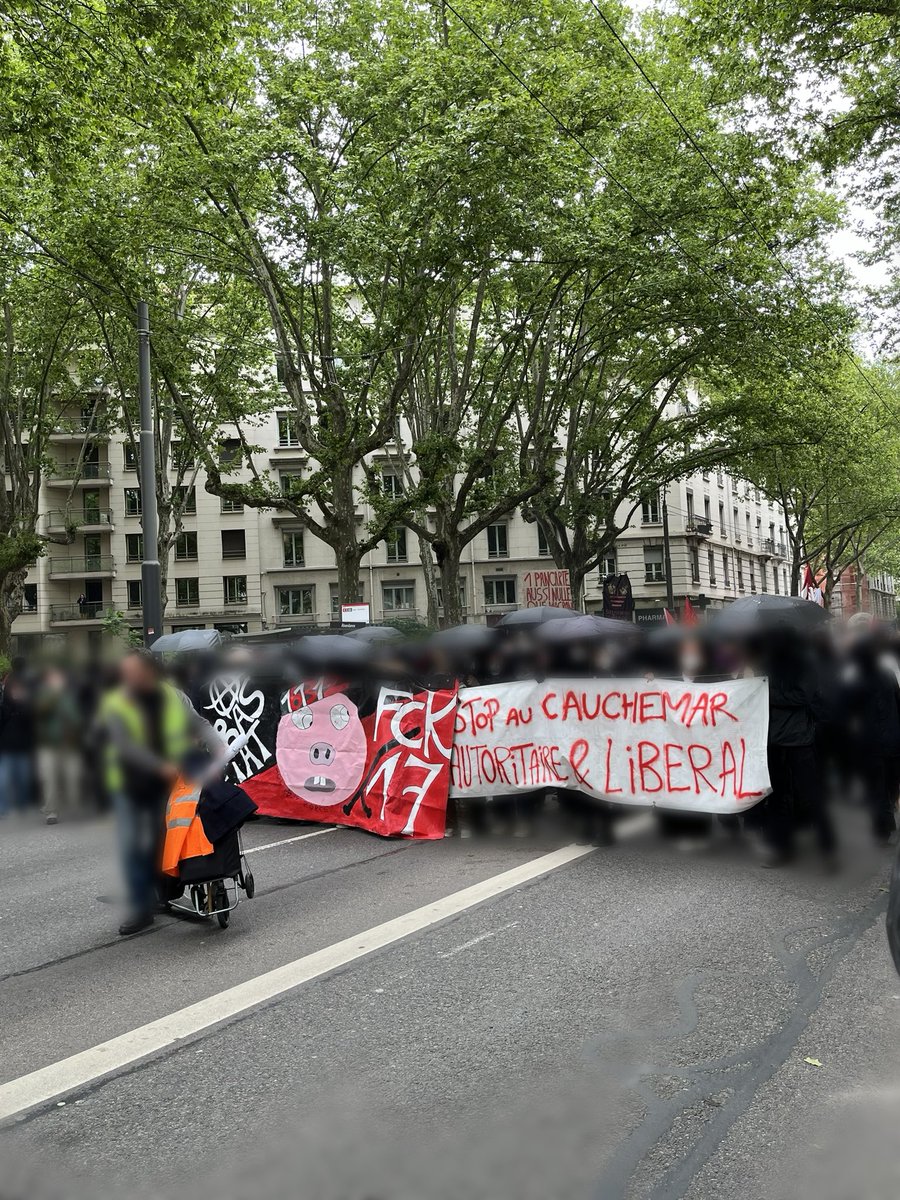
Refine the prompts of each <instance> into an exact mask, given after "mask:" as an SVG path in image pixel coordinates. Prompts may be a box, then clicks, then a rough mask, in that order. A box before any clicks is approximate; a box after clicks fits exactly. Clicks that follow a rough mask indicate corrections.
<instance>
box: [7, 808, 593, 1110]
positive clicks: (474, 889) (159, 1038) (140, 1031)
mask: <svg viewBox="0 0 900 1200" xmlns="http://www.w3.org/2000/svg"><path fill="white" fill-rule="evenodd" d="M323 832H324V831H323ZM307 836H308V835H307ZM593 849H594V847H593V846H575V845H572V846H564V847H562V849H560V850H554V851H553V852H552V853H550V854H542V855H541V856H540V857H539V858H533V859H531V860H530V861H529V862H526V863H522V864H521V865H520V866H518V867H513V868H512V870H509V871H503V872H502V873H501V874H500V875H494V876H492V877H491V878H490V879H483V880H482V881H481V882H480V883H474V884H472V885H471V886H470V887H467V888H463V889H462V890H461V891H459V892H453V893H452V894H451V895H449V896H444V897H443V898H442V899H441V900H434V901H432V902H431V903H430V904H425V905H423V906H422V907H421V908H415V909H413V910H412V911H411V912H408V913H404V914H403V916H400V917H395V918H394V919H393V920H391V921H385V922H384V923H383V924H381V925H375V926H373V927H372V928H371V929H366V930H364V931H363V932H362V933H358V934H356V935H355V936H353V937H349V938H345V939H344V940H343V941H340V942H335V943H334V945H332V946H326V947H325V948H324V949H323V950H317V951H315V952H314V953H313V954H307V955H305V956H304V957H303V958H298V959H296V960H295V961H294V962H290V963H286V964H285V965H284V966H282V967H276V968H275V969H274V970H272V971H266V972H265V974H263V975H257V976H256V978H255V979H248V980H247V981H246V982H245V983H239V984H237V985H236V986H235V987H231V988H227V989H226V990H225V991H224V992H219V993H218V994H217V995H214V996H210V997H208V998H207V999H205V1000H199V1001H197V1003H195V1004H189V1005H188V1006H187V1008H181V1009H179V1010H178V1011H177V1012H174V1013H170V1014H169V1015H168V1016H166V1017H160V1018H159V1019H158V1020H156V1021H150V1022H149V1024H147V1025H141V1026H139V1028H137V1029H132V1030H130V1031H129V1032H128V1033H123V1034H120V1035H119V1036H118V1037H114V1038H110V1040H109V1041H106V1042H101V1043H100V1044H99V1045H97V1046H92V1047H91V1048H90V1049H88V1050H82V1051H81V1052H80V1053H79V1054H73V1055H72V1056H71V1057H70V1058H64V1059H62V1060H61V1061H60V1062H56V1063H51V1064H50V1066H47V1067H41V1068H40V1070H37V1071H32V1072H31V1073H30V1074H28V1075H23V1076H21V1077H20V1078H19V1079H12V1080H10V1081H9V1082H8V1083H4V1084H2V1085H0V1121H5V1120H8V1119H9V1118H10V1117H14V1116H16V1115H17V1114H19V1113H23V1112H25V1111H27V1110H28V1109H31V1108H35V1107H37V1106H38V1105H41V1104H46V1103H47V1102H48V1101H50V1100H56V1099H57V1098H58V1097H60V1096H64V1095H66V1093H68V1092H72V1091H74V1090H76V1089H78V1088H83V1087H86V1086H87V1085H88V1084H90V1083H93V1082H94V1081H95V1080H97V1079H101V1078H102V1077H103V1076H105V1075H109V1074H111V1073H112V1072H114V1071H121V1070H122V1069H123V1068H124V1067H128V1066H130V1065H131V1064H132V1063H135V1062H138V1061H139V1060H140V1059H142V1058H146V1057H147V1056H148V1055H151V1054H158V1053H159V1052H160V1051H162V1050H166V1049H168V1048H170V1047H172V1046H174V1045H176V1044H177V1043H178V1042H179V1041H182V1040H183V1039H184V1038H189V1037H193V1036H194V1035H195V1034H197V1033H200V1032H201V1031H203V1030H205V1029H210V1028H211V1027H212V1026H214V1025H218V1024H220V1023H221V1022H222V1021H227V1020H229V1019H230V1018H232V1017H235V1016H237V1015H238V1014H239V1013H243V1012H246V1011H247V1010H248V1009H251V1008H254V1007H255V1006H256V1005H258V1004H264V1003H266V1001H268V1000H272V999H274V998H275V997H276V996H281V995H283V994H284V993H285V992H289V991H291V990H292V989H293V988H296V987H299V986H300V984H303V983H308V982H309V981H310V980H312V979H318V978H319V977H320V976H322V975H326V974H327V973H328V972H329V971H334V970H336V969H337V968H338V967H342V966H345V965H346V964H347V963H351V962H353V961H355V960H356V959H358V958H364V957H365V956H366V955H369V954H372V953H374V952H375V951H376V950H381V949H382V948H383V947H385V946H390V945H391V944H392V943H394V942H399V941H400V940H401V939H403V938H406V937H409V935H410V934H413V933H419V932H420V931H421V930H423V929H428V928H429V927H430V926H432V925H437V924H438V923H439V922H441V921H445V920H446V919H447V918H448V917H453V916H456V915H457V914H458V913H461V912H465V911H466V910H467V909H470V908H474V907H475V905H477V904H483V903H484V902H485V901H486V900H492V899H493V898H494V897H495V896H500V895H502V894H503V893H504V892H509V891H511V890H512V889H513V888H516V887H519V886H520V885H522V884H524V883H528V882H529V881H530V880H532V879H538V878H540V876H542V875H546V874H548V873H549V872H550V871H555V870H556V869H557V868H558V867H564V866H566V864H567V863H570V862H574V861H575V860H576V859H579V858H583V857H584V856H585V855H586V854H591V853H592V852H593Z"/></svg>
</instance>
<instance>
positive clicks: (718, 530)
mask: <svg viewBox="0 0 900 1200" xmlns="http://www.w3.org/2000/svg"><path fill="white" fill-rule="evenodd" d="M221 433H222V442H221V444H222V447H223V453H224V454H229V453H233V449H234V446H235V445H237V444H238V443H237V441H236V438H235V436H234V435H235V431H233V430H232V431H229V430H228V429H227V428H223V430H222V431H221ZM84 436H85V434H84V428H83V427H82V426H80V425H79V422H78V421H77V420H76V421H74V422H73V424H72V426H71V427H69V428H68V429H60V431H59V432H58V433H56V434H54V435H53V438H52V450H53V453H54V457H55V465H54V466H53V467H52V468H51V469H50V470H49V471H48V474H47V477H46V478H45V479H44V481H43V484H42V491H41V499H42V514H43V516H42V526H41V528H42V530H43V531H46V532H48V533H57V534H61V533H63V532H64V531H65V529H66V527H67V525H68V527H69V528H71V526H72V525H74V526H75V529H76V533H75V539H74V542H73V544H71V545H65V546H62V545H60V546H56V545H51V546H49V547H48V553H47V554H46V556H45V557H44V558H42V559H41V560H40V561H39V563H38V564H37V565H36V567H35V568H34V569H33V570H32V571H31V572H30V573H29V576H28V580H27V584H26V589H25V601H24V606H23V611H22V612H21V613H20V614H19V615H18V616H17V618H16V620H15V623H14V626H13V631H14V634H15V635H16V637H17V639H18V644H19V646H20V648H27V647H28V646H29V644H33V642H34V641H35V640H36V639H41V638H44V637H46V636H47V635H58V634H66V635H68V636H70V637H77V638H82V639H87V640H90V639H96V638H99V637H101V636H102V631H103V623H104V619H105V616H106V614H107V612H108V611H109V610H110V609H112V610H114V611H117V612H121V613H122V614H124V616H125V618H126V619H127V620H128V621H129V622H131V623H132V624H133V626H134V627H135V628H140V626H141V606H142V596H141V557H142V554H143V545H142V534H141V496H140V489H139V486H138V475H137V469H136V468H137V464H136V462H135V461H134V456H133V454H132V453H131V448H130V445H129V443H128V442H127V441H126V440H125V439H124V438H123V436H122V435H121V434H116V433H112V434H110V435H109V436H106V437H97V438H96V439H93V440H92V441H91V442H90V444H89V446H88V448H87V451H86V453H85V454H84V457H83V462H82V463H81V467H80V470H78V469H77V466H78V463H77V460H78V456H79V453H80V451H81V448H82V445H83V443H84ZM254 440H255V442H256V443H257V444H259V445H261V446H262V452H261V454H260V455H259V456H257V459H256V466H257V468H258V469H260V470H267V471H268V472H269V473H270V475H271V477H272V478H273V479H274V480H278V481H279V483H280V485H281V487H282V489H285V490H287V489H289V488H290V486H291V482H292V480H293V479H296V478H297V477H298V476H300V475H302V473H303V471H304V470H305V469H307V466H308V463H307V460H306V458H305V456H304V454H303V453H302V451H301V449H300V447H299V444H298V441H297V437H296V428H295V425H294V420H293V418H292V415H291V414H290V413H287V412H284V413H273V414H271V416H270V418H269V419H268V420H267V422H266V423H265V425H264V426H262V427H261V428H260V429H259V430H254ZM382 459H383V461H382ZM382 459H379V457H378V456H376V457H375V465H376V467H380V470H381V474H382V485H383V487H384V488H385V489H386V490H390V491H396V490H397V489H399V488H401V487H402V483H401V480H400V478H399V477H398V476H397V475H396V473H395V472H394V470H393V469H392V467H391V464H390V461H389V459H388V458H387V457H386V456H382ZM183 467H184V464H183V463H182V474H181V476H179V475H178V473H177V472H175V471H173V472H172V473H171V475H170V480H171V481H172V482H173V484H174V483H175V481H176V479H178V478H179V477H180V478H181V479H182V480H183V481H184V480H188V481H189V484H188V483H183V486H190V487H191V489H192V490H190V491H189V493H188V497H187V504H186V508H185V517H184V522H183V525H184V529H183V532H182V534H181V536H180V537H179V539H178V541H177V543H176V545H175V547H174V549H173V552H172V555H171V559H170V562H169V564H168V586H167V603H166V609H165V617H164V629H165V631H166V632H170V631H173V630H178V629H184V628H197V627H204V628H216V629H219V630H222V631H226V632H253V631H257V630H262V629H271V628H277V627H282V626H294V625H296V626H304V625H313V624H318V625H324V624H328V623H330V622H331V621H332V620H336V619H337V613H338V607H337V605H338V597H337V574H336V569H335V564H334V555H333V552H332V551H331V550H330V548H329V547H327V546H326V545H325V544H324V543H323V542H321V541H320V540H319V539H317V538H315V537H314V536H313V535H312V534H311V533H309V532H308V531H306V530H304V529H303V528H302V527H301V526H300V524H299V522H298V521H297V519H296V517H294V516H293V515H292V514H290V513H289V512H287V511H286V510H280V509H274V510H266V511H260V510H257V509H251V508H243V507H242V506H241V505H238V504H234V503H232V502H230V501H225V500H221V499H219V498H218V497H216V496H211V495H210V494H209V493H207V491H206V490H205V488H204V476H203V472H202V470H197V469H196V467H194V471H195V472H196V477H194V474H193V473H192V472H191V471H189V472H188V473H187V474H185V473H184V471H183ZM232 477H233V478H236V479H240V478H242V477H243V478H249V475H247V474H246V473H245V474H244V475H243V476H242V475H240V474H237V475H234V476H232ZM665 500H666V504H667V507H668V520H669V531H670V547H671V563H672V576H673V591H674V595H675V601H676V607H680V606H682V605H683V603H684V598H685V597H690V599H691V602H692V603H693V604H694V605H695V606H700V607H704V606H708V607H712V608H715V607H721V606H722V605H724V604H726V603H727V602H728V601H729V600H733V599H735V598H737V597H738V596H742V595H748V594H751V593H753V592H757V591H759V592H765V591H771V592H787V590H788V583H789V580H788V566H787V547H786V544H785V543H786V538H785V522H784V516H783V513H781V512H780V511H779V510H778V508H777V507H776V506H774V505H773V504H771V503H770V502H769V501H768V500H767V499H766V497H764V496H763V495H762V494H761V493H759V492H758V491H757V490H756V489H754V488H752V487H750V486H749V485H748V484H746V483H744V482H742V481H740V480H736V479H732V478H731V477H730V476H728V475H727V474H725V473H723V472H719V473H716V472H711V473H705V474H697V475H694V476H691V477H690V478H688V479H684V480H681V481H679V482H678V483H675V484H673V485H671V486H670V487H669V488H668V489H666V493H665ZM629 509H630V506H629ZM628 515H629V514H628V512H625V513H623V514H622V519H623V520H624V519H626V518H627V517H628ZM368 517H369V513H368V512H367V511H366V508H365V506H364V505H361V506H360V509H359V513H358V520H359V522H360V525H361V526H364V525H365V523H366V521H367V519H368ZM624 574H627V575H628V578H629V581H630V584H631V588H632V594H633V599H634V614H635V619H636V620H638V621H643V622H652V621H659V620H662V619H663V609H664V608H665V606H666V595H667V585H666V578H665V553H664V546H663V496H662V495H661V494H660V495H653V496H646V497H643V498H642V500H641V501H640V502H639V503H638V504H637V507H636V508H635V511H634V513H633V514H631V517H630V520H629V523H628V526H627V528H626V529H625V530H624V532H623V533H622V534H621V536H620V537H619V539H618V541H617V544H616V546H615V547H614V548H613V549H612V550H611V551H610V553H609V554H608V555H607V556H606V559H605V560H604V562H603V563H602V564H601V566H600V568H599V570H597V571H596V572H593V573H592V575H591V577H590V578H589V579H588V580H587V581H586V589H585V607H586V608H587V609H588V610H589V611H602V603H603V597H602V583H603V579H604V578H605V577H606V576H608V575H615V576H621V575H624ZM361 575H362V580H361V582H362V591H363V596H362V598H363V600H364V601H365V602H366V603H368V604H369V605H370V608H371V619H372V621H373V622H382V621H390V620H395V619H398V618H406V619H419V620H422V619H423V618H424V615H425V612H426V607H427V606H426V596H425V586H424V578H423V572H422V567H421V563H420V561H419V551H418V542H417V539H416V538H415V536H414V535H413V534H412V533H410V532H409V531H408V530H405V529H403V528H398V529H397V530H396V531H395V532H394V534H393V536H391V537H390V538H388V539H387V540H386V541H385V542H383V543H381V544H380V545H379V546H377V547H376V548H375V549H374V550H373V551H372V552H371V553H369V554H368V555H367V556H366V558H365V559H364V560H363V563H362V572H361ZM460 590H461V593H462V595H461V599H462V603H463V607H464V611H465V613H466V617H467V619H468V620H470V621H479V622H494V621H496V620H498V619H499V618H500V616H502V614H503V613H504V612H508V611H510V610H512V609H514V608H518V607H523V606H530V605H538V604H554V605H568V604H569V603H570V594H569V585H568V578H567V575H566V573H565V572H564V571H560V570H558V569H557V568H556V566H555V565H554V563H553V561H552V559H551V556H550V552H549V547H548V546H547V544H546V542H545V540H544V538H543V535H542V532H541V530H540V528H539V527H538V526H537V525H535V524H533V523H529V522H526V521H525V520H524V519H523V517H522V516H521V515H520V514H519V513H516V514H513V515H511V516H510V517H509V518H507V519H504V520H502V521H498V522H497V523H496V524H495V525H492V526H491V527H490V528H489V529H487V530H486V531H485V532H484V533H482V534H480V535H479V536H478V537H477V538H476V539H475V540H474V541H473V542H472V544H471V545H470V546H469V548H468V551H467V554H466V557H465V561H464V564H463V570H462V577H461V580H460Z"/></svg>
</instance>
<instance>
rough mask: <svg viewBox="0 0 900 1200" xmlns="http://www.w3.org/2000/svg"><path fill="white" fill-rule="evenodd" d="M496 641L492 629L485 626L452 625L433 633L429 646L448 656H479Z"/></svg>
mask: <svg viewBox="0 0 900 1200" xmlns="http://www.w3.org/2000/svg"><path fill="white" fill-rule="evenodd" d="M496 640H497V635H496V633H495V632H494V630H493V629H490V628H489V627H488V626H487V625H452V626H451V627H450V628H449V629H441V630H439V631H438V632H437V633H433V634H432V635H431V638H430V639H429V641H430V644H431V645H432V646H434V647H435V649H438V650H444V651H446V652H447V653H448V654H453V653H461V654H479V653H481V651H482V650H489V649H490V648H491V646H493V645H494V643H495V642H496Z"/></svg>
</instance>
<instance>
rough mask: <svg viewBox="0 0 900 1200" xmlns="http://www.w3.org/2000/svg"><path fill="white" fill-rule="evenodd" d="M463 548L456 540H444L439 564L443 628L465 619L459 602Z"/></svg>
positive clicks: (457, 623)
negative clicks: (460, 566) (442, 601)
mask: <svg viewBox="0 0 900 1200" xmlns="http://www.w3.org/2000/svg"><path fill="white" fill-rule="evenodd" d="M461 554H462V548H461V547H460V546H459V545H458V544H457V543H456V542H443V543H442V544H441V554H440V557H439V560H438V561H439V565H440V569H441V592H442V593H443V600H444V617H443V620H442V621H441V626H442V628H443V629H448V628H450V627H451V626H452V625H461V624H462V623H463V620H464V614H463V611H462V606H461V605H460V602H459V565H460V558H461Z"/></svg>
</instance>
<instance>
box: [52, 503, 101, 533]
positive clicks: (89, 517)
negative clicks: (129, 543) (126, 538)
mask: <svg viewBox="0 0 900 1200" xmlns="http://www.w3.org/2000/svg"><path fill="white" fill-rule="evenodd" d="M46 522H47V523H46V526H45V529H46V532H47V533H66V532H67V531H68V530H70V529H76V530H78V532H79V533H111V532H112V531H113V530H114V529H115V525H114V524H113V514H112V511H111V509H108V508H71V509H56V510H55V511H53V512H48V513H47V514H46Z"/></svg>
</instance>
